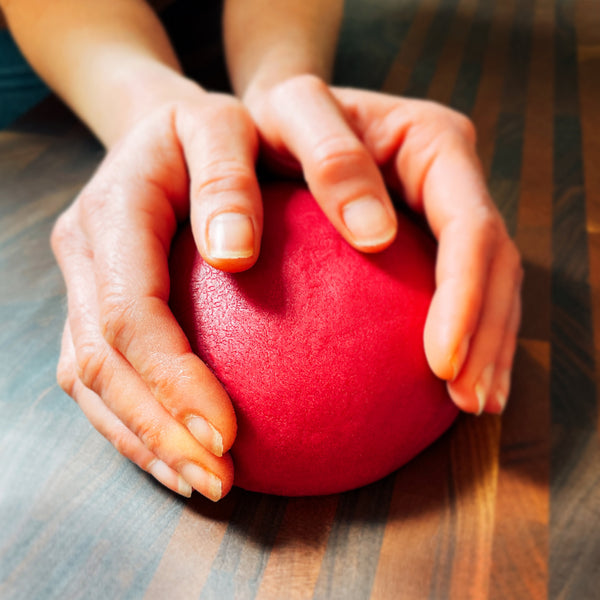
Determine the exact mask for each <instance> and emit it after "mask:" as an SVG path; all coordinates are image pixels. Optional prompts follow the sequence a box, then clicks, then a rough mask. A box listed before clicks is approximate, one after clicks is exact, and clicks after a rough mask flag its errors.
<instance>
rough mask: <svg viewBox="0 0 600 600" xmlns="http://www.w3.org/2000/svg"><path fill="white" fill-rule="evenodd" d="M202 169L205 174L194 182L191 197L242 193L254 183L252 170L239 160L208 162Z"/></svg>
mask: <svg viewBox="0 0 600 600" xmlns="http://www.w3.org/2000/svg"><path fill="white" fill-rule="evenodd" d="M204 171H205V175H204V177H203V178H202V179H201V180H200V181H198V183H197V184H196V186H195V189H194V193H193V194H192V196H193V197H201V196H212V195H218V194H223V193H230V192H235V193H240V192H241V193H244V192H247V191H248V190H250V189H252V188H253V187H254V186H255V185H256V184H255V175H254V173H253V171H251V170H250V169H249V168H248V166H246V165H244V164H243V163H241V162H237V161H219V162H215V163H211V164H208V165H207V166H206V167H205V169H204Z"/></svg>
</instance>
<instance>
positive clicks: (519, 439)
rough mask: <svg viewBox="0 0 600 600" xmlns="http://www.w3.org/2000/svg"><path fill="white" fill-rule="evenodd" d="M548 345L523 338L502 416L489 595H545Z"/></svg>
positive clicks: (492, 599) (517, 597)
mask: <svg viewBox="0 0 600 600" xmlns="http://www.w3.org/2000/svg"><path fill="white" fill-rule="evenodd" d="M549 379H550V344H549V342H548V341H533V340H522V341H521V342H520V345H519V349H518V352H517V356H516V361H515V371H514V375H513V396H514V399H515V401H514V402H512V403H509V405H508V406H507V409H506V411H505V413H504V415H503V419H502V435H501V442H500V471H499V475H498V488H497V498H496V516H495V525H494V543H493V555H492V571H491V578H490V594H489V598H490V600H495V599H496V598H497V599H498V600H505V599H506V600H510V599H514V600H520V599H521V598H530V599H531V600H537V599H539V600H542V599H543V598H547V591H548V590H547V582H548V549H549V539H548V523H549V514H550V494H549V491H548V483H549V478H550V475H549V470H550V461H549V449H550V435H549V432H550V410H549V404H550V403H549Z"/></svg>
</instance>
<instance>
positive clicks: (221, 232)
mask: <svg viewBox="0 0 600 600" xmlns="http://www.w3.org/2000/svg"><path fill="white" fill-rule="evenodd" d="M208 253H209V254H210V256H211V257H212V258H248V257H250V256H252V254H254V226H253V225H252V220H251V219H250V217H248V216H247V215H243V214H241V213H236V212H224V213H220V214H218V215H215V216H214V217H213V218H212V219H211V220H210V223H209V225H208Z"/></svg>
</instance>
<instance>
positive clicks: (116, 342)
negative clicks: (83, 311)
mask: <svg viewBox="0 0 600 600" xmlns="http://www.w3.org/2000/svg"><path fill="white" fill-rule="evenodd" d="M99 312H100V314H99V321H100V331H101V332H102V336H103V337H104V339H105V340H106V341H107V342H108V344H110V345H111V346H113V347H118V348H119V349H121V351H122V352H123V353H125V351H124V347H125V346H126V345H127V343H128V340H129V338H130V336H129V335H128V333H129V331H130V328H131V323H134V322H135V301H134V300H126V299H125V298H124V297H123V296H122V295H121V294H118V293H111V294H107V295H106V296H105V297H104V298H103V299H102V302H101V303H100V310H99Z"/></svg>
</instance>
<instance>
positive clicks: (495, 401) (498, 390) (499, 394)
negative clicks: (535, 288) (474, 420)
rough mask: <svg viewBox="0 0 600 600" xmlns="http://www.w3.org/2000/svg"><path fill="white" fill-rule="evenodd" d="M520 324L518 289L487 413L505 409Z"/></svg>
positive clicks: (499, 357)
mask: <svg viewBox="0 0 600 600" xmlns="http://www.w3.org/2000/svg"><path fill="white" fill-rule="evenodd" d="M520 322H521V294H520V287H519V290H518V292H517V294H516V295H515V298H514V301H513V308H512V311H511V316H510V318H509V320H508V325H507V327H506V333H505V334H504V340H503V341H502V346H501V348H500V353H499V355H498V360H497V361H496V367H495V370H494V378H493V380H492V385H491V390H492V392H491V393H490V396H489V398H488V401H487V404H486V407H485V409H486V410H487V411H488V412H491V413H496V414H500V413H502V412H504V409H505V408H506V402H507V399H508V396H509V393H510V380H511V371H512V364H513V360H514V356H515V350H516V347H517V334H518V332H519V325H520Z"/></svg>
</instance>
